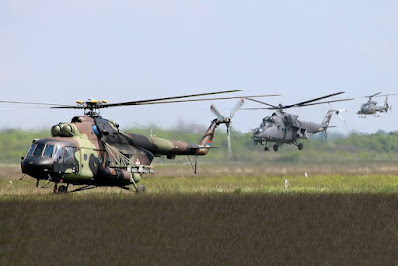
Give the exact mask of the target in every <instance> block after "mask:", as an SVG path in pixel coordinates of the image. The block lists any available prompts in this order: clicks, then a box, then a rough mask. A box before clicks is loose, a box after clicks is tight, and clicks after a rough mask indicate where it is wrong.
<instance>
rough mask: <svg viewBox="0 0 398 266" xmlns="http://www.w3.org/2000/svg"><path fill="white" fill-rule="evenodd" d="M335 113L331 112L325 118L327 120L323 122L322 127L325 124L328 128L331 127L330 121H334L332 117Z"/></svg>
mask: <svg viewBox="0 0 398 266" xmlns="http://www.w3.org/2000/svg"><path fill="white" fill-rule="evenodd" d="M333 113H334V110H332V109H331V110H329V111H328V112H327V114H326V116H325V118H324V119H323V121H322V125H323V124H325V125H326V126H328V125H329V122H330V119H332V115H333Z"/></svg>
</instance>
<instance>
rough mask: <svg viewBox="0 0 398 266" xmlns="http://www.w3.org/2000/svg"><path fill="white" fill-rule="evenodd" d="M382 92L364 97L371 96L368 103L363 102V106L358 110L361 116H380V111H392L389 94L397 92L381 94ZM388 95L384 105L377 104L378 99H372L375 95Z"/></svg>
mask: <svg viewBox="0 0 398 266" xmlns="http://www.w3.org/2000/svg"><path fill="white" fill-rule="evenodd" d="M380 93H381V92H378V93H375V94H373V95H369V96H364V97H363V98H369V99H368V101H367V102H366V103H363V104H362V105H361V108H360V109H359V111H358V112H357V114H358V115H359V117H360V118H366V116H367V115H373V116H377V117H379V114H380V113H387V112H388V110H390V111H391V106H390V105H389V104H388V96H390V95H397V94H385V95H379V94H380ZM384 96H386V98H385V100H384V105H383V106H377V102H376V101H372V98H373V97H384Z"/></svg>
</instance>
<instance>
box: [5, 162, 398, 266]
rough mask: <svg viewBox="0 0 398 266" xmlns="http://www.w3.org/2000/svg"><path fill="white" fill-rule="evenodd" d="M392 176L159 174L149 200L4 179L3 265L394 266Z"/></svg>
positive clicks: (378, 172) (259, 170)
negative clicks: (286, 184)
mask: <svg viewBox="0 0 398 266" xmlns="http://www.w3.org/2000/svg"><path fill="white" fill-rule="evenodd" d="M283 169H285V170H283ZM397 170H398V169H397V167H395V166H389V165H385V166H380V165H379V166H377V165H374V166H372V165H367V166H356V167H343V166H341V167H340V168H339V166H333V165H329V166H328V165H324V166H316V167H315V166H313V167H311V166H294V167H291V166H284V167H282V168H275V167H266V166H261V167H247V166H239V165H237V166H231V167H225V168H216V167H210V166H207V167H203V168H202V169H201V170H200V172H199V174H198V175H196V176H194V175H193V174H192V172H191V169H189V168H188V167H178V168H177V169H176V170H174V169H171V168H170V167H159V169H158V172H157V174H156V175H155V176H150V177H147V178H146V179H143V181H142V182H143V184H145V185H147V187H148V188H149V191H148V192H149V193H148V194H146V195H137V194H133V193H126V192H125V191H122V190H120V189H117V188H102V189H96V190H92V191H88V192H85V193H76V194H68V195H52V194H51V190H43V189H36V188H34V183H35V182H34V180H32V179H31V178H26V179H24V180H23V181H17V179H18V178H19V177H20V176H21V174H20V173H19V169H18V167H15V166H14V167H1V168H0V264H1V265H15V264H18V265H19V264H33V265H39V264H77V263H78V264H101V265H102V264H149V265H159V264H160V265H164V264H184V265H187V264H194V265H198V264H200V265H203V264H205V265H210V264H211V265H214V264H222V265H243V264H244V265H247V264H262V265H263V264H273V265H274V264H276V265H283V264H301V265H304V264H322V265H338V264H339V265H340V264H342V265H350V264H354V265H375V264H384V265H385V264H387V265H395V264H397V263H398V253H397V250H398V208H397V206H398V196H397V193H396V191H397V190H398V175H397V174H396V173H397ZM281 171H282V172H281ZM354 171H355V172H354ZM304 172H308V174H309V177H308V178H306V177H304V175H303V173H304ZM285 178H289V180H290V181H291V186H292V187H291V188H290V189H289V190H288V191H287V192H284V191H283V189H282V181H283V180H284V179H285ZM10 180H11V181H13V184H11V183H9V181H10ZM164 188H166V189H164ZM270 188H272V189H270ZM327 188H329V190H328V189H327ZM365 192H366V193H365ZM386 192H388V193H386Z"/></svg>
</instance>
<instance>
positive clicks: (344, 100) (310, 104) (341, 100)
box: [297, 98, 354, 107]
mask: <svg viewBox="0 0 398 266" xmlns="http://www.w3.org/2000/svg"><path fill="white" fill-rule="evenodd" d="M352 100H354V98H350V99H340V100H333V101H326V102H318V103H309V104H304V105H300V106H297V107H305V106H312V105H318V104H325V103H335V102H346V101H352Z"/></svg>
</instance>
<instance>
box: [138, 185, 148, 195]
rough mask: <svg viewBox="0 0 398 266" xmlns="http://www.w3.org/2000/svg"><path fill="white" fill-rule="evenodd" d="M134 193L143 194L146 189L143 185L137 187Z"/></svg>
mask: <svg viewBox="0 0 398 266" xmlns="http://www.w3.org/2000/svg"><path fill="white" fill-rule="evenodd" d="M136 192H137V193H145V192H146V187H145V186H143V185H139V186H137V190H136Z"/></svg>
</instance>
